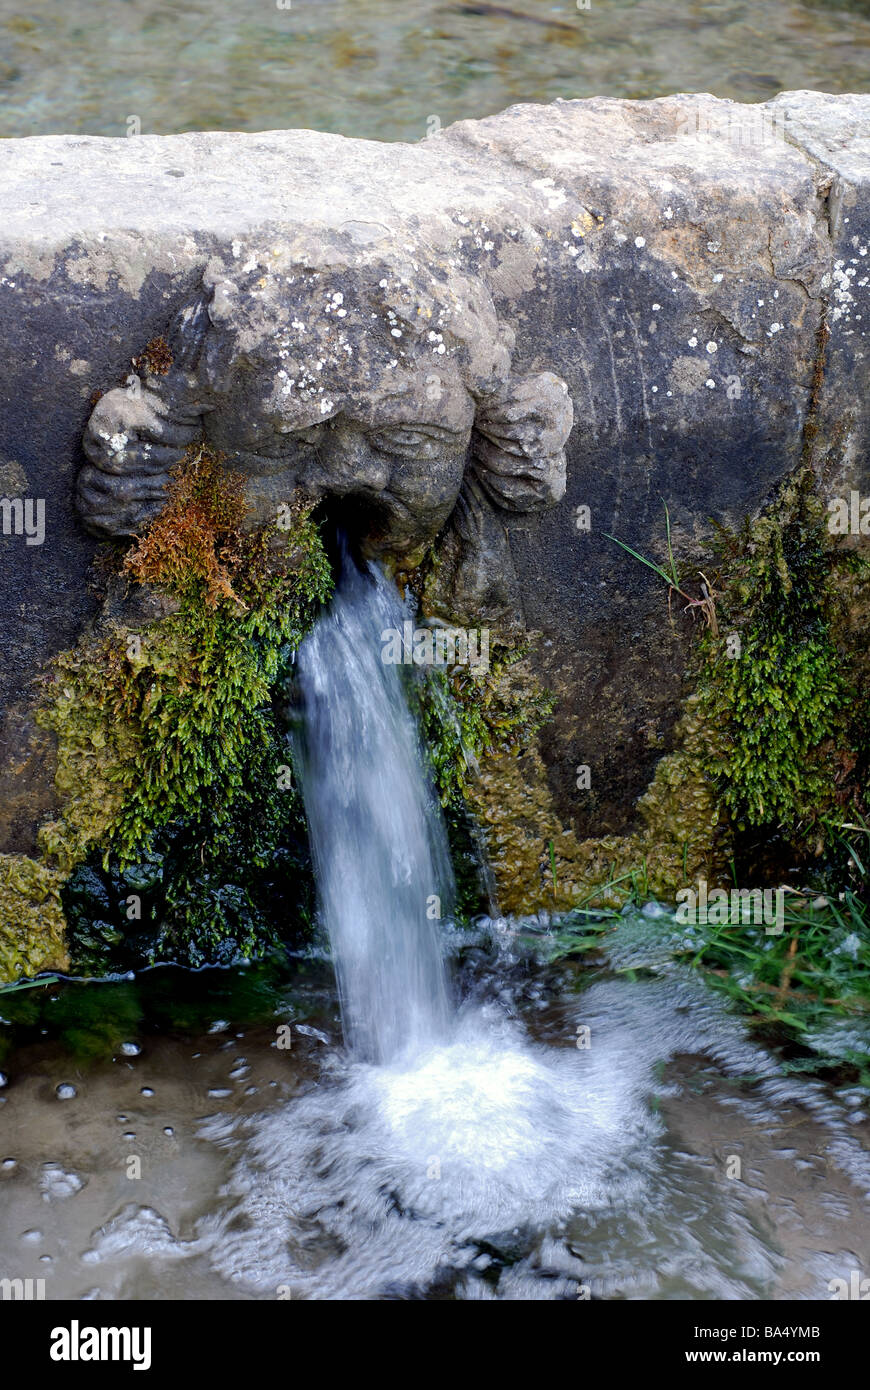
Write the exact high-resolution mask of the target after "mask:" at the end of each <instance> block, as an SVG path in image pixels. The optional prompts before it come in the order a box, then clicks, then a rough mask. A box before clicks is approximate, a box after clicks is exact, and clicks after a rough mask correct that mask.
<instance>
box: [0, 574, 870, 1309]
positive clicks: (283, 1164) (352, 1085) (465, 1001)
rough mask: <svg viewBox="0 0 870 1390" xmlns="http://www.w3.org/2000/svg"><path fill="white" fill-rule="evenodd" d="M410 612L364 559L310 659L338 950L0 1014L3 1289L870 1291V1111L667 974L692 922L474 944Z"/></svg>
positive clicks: (141, 980) (305, 671)
mask: <svg viewBox="0 0 870 1390" xmlns="http://www.w3.org/2000/svg"><path fill="white" fill-rule="evenodd" d="M407 616H408V614H407V612H406V610H405V609H404V608H403V606H402V603H401V602H400V599H399V597H398V594H397V593H396V591H395V589H394V588H393V586H392V585H391V584H390V583H389V582H388V581H387V580H386V579H385V578H384V577H383V576H382V575H381V574H379V573H378V572H377V571H376V570H366V571H360V570H359V569H357V568H356V566H355V565H354V564H353V563H351V562H350V561H347V560H346V561H345V565H344V570H343V574H342V577H341V580H340V583H339V586H338V589H337V592H336V595H335V598H334V601H333V603H332V605H331V607H330V608H329V610H328V611H326V612H325V613H324V614H323V616H322V617H321V618H320V620H319V622H318V623H317V625H316V627H315V628H314V630H313V631H312V633H311V634H310V635H309V637H308V638H307V639H306V641H305V643H304V644H303V647H302V649H301V650H300V653H299V659H298V676H299V686H300V689H301V692H302V704H303V708H304V720H303V728H302V730H301V732H300V733H299V735H298V746H297V754H296V759H295V761H296V764H297V767H298V770H299V773H300V776H301V781H302V788H303V794H304V801H305V807H306V812H307V816H308V820H309V826H310V833H311V841H312V848H313V854H314V859H315V867H316V874H317V880H318V892H319V898H320V916H321V922H322V926H324V927H325V928H326V931H327V933H328V945H327V942H326V941H325V939H324V940H323V941H322V942H321V944H320V945H318V944H316V943H315V945H314V946H313V947H310V948H308V949H307V951H306V952H304V953H302V954H300V955H297V956H296V957H295V958H294V959H293V961H292V962H291V967H290V968H289V969H288V968H287V967H286V966H284V967H281V966H280V965H278V964H270V963H263V964H262V965H250V966H244V965H241V966H238V967H236V968H235V969H234V970H232V971H210V972H204V973H203V974H202V975H201V976H194V975H191V974H190V973H185V972H183V971H175V970H156V971H150V972H145V974H144V975H143V976H141V977H138V978H137V979H135V980H127V981H117V982H115V983H114V984H111V983H106V984H99V985H93V984H92V985H88V984H80V985H76V984H70V985H68V986H65V987H64V988H63V989H58V991H57V992H56V993H50V992H45V994H44V995H43V996H42V998H41V999H37V998H36V997H34V998H33V999H29V998H26V997H20V996H19V997H18V999H17V1001H16V997H15V996H11V997H10V1002H8V1003H7V1002H6V1001H3V1011H4V1013H7V1012H10V1013H11V1012H12V1011H13V1009H17V1010H18V1015H17V1016H18V1018H19V1020H23V1022H22V1023H21V1028H22V1029H23V1028H24V1023H26V1021H27V1018H28V1017H29V1018H30V1024H29V1031H28V1030H27V1029H24V1031H22V1032H21V1036H22V1037H23V1038H25V1041H24V1042H22V1043H21V1045H20V1046H19V1048H18V1050H17V1051H15V1050H13V1052H12V1053H10V1054H8V1055H7V1057H6V1059H5V1061H4V1070H5V1071H7V1072H8V1074H9V1077H10V1083H11V1084H10V1085H9V1087H8V1089H7V1090H6V1091H5V1092H3V1094H2V1095H0V1195H2V1200H0V1275H2V1274H3V1273H4V1272H6V1273H13V1274H15V1275H17V1276H18V1277H22V1278H26V1277H36V1278H39V1277H45V1278H46V1281H47V1297H49V1298H63V1297H73V1298H97V1299H109V1298H114V1299H125V1298H217V1299H221V1298H224V1299H226V1298H267V1299H269V1298H272V1299H274V1298H282V1299H283V1298H291V1299H300V1298H301V1299H396V1298H398V1299H420V1298H427V1299H432V1298H435V1299H438V1298H448V1299H456V1298H458V1299H493V1298H496V1299H534V1300H539V1299H577V1298H584V1299H585V1298H587V1297H591V1298H653V1299H708V1298H724V1299H750V1300H751V1299H780V1298H788V1297H803V1298H810V1299H812V1298H828V1297H830V1294H829V1292H828V1287H827V1285H828V1281H829V1280H831V1279H833V1278H845V1279H846V1280H847V1281H848V1279H849V1277H850V1273H851V1271H853V1270H857V1271H858V1272H859V1273H860V1274H861V1275H862V1277H863V1276H864V1275H866V1273H867V1271H866V1269H865V1267H864V1259H865V1256H864V1254H863V1251H864V1250H866V1248H867V1247H868V1240H870V1221H868V1216H867V1196H868V1194H870V1161H868V1152H867V1145H866V1137H865V1136H866V1130H867V1125H866V1118H867V1101H868V1096H867V1092H866V1089H862V1088H860V1087H857V1086H853V1087H848V1086H845V1087H842V1088H841V1089H840V1090H839V1091H834V1090H832V1089H831V1087H829V1086H825V1085H824V1084H822V1083H821V1082H818V1081H815V1080H812V1079H808V1078H806V1077H800V1076H798V1077H793V1076H790V1075H787V1074H785V1073H784V1072H783V1069H782V1066H781V1061H780V1059H779V1058H777V1057H776V1056H775V1055H774V1054H773V1053H771V1052H769V1051H768V1050H767V1049H766V1048H764V1047H762V1046H761V1045H760V1044H758V1043H757V1042H755V1041H753V1040H751V1039H750V1037H749V1036H748V1034H747V1031H746V1026H745V1024H744V1023H743V1022H742V1021H741V1020H740V1019H739V1018H738V1017H736V1016H735V1015H733V1014H731V1013H730V1012H728V1010H727V1008H726V1006H725V1005H724V1004H723V1002H722V1000H721V998H720V997H719V996H716V995H713V994H711V993H710V991H709V990H708V989H707V988H706V987H705V986H704V984H703V983H702V982H701V980H700V979H699V978H698V977H697V975H693V974H692V973H691V972H690V971H689V970H688V969H687V968H685V967H682V966H680V965H679V964H675V963H674V961H673V959H672V956H671V955H670V953H669V951H668V949H667V946H666V942H667V940H668V936H669V933H670V934H672V933H673V931H674V930H676V928H675V926H674V923H673V917H672V914H668V913H666V912H665V911H664V909H661V908H659V907H657V906H656V905H655V904H651V905H649V907H648V909H645V910H644V911H643V912H636V911H632V912H629V913H627V914H626V915H625V917H624V918H623V919H622V921H621V922H620V923H619V925H618V927H617V928H616V929H615V930H614V931H612V932H610V933H608V934H607V936H606V942H605V945H604V946H603V948H602V949H603V952H604V957H605V959H604V963H603V964H601V963H599V964H598V965H597V966H596V967H595V968H592V969H590V968H588V967H584V965H583V964H582V963H581V962H578V961H577V960H576V959H570V958H569V959H564V958H560V957H559V955H558V953H557V952H556V953H554V951H553V945H552V943H553V940H554V937H553V927H554V925H557V924H554V923H551V922H550V921H549V920H548V919H546V918H545V917H543V916H539V917H537V918H533V919H524V920H516V919H514V920H511V919H498V918H483V919H479V920H478V921H477V922H476V923H475V924H473V925H472V926H468V925H465V926H460V925H458V924H456V923H454V921H453V920H452V918H451V915H450V913H451V891H452V879H451V870H450V863H449V857H448V854H447V848H446V839H445V832H444V827H443V824H442V820H441V815H440V809H439V807H438V804H437V800H436V798H435V796H434V794H433V791H432V788H431V785H430V782H429V778H428V774H427V771H426V765H425V761H424V758H423V754H422V750H421V747H420V740H419V736H418V733H417V730H416V727H415V724H414V721H413V719H412V717H411V714H410V713H409V709H408V706H407V704H406V701H405V695H404V691H403V685H402V673H401V670H400V668H399V667H397V666H391V665H388V664H385V663H384V662H383V661H382V659H381V653H382V650H383V649H384V647H385V643H384V633H385V631H386V630H387V629H392V628H398V629H399V630H400V631H401V630H402V622H403V619H404V618H405V617H407ZM679 930H682V929H679ZM330 963H331V966H332V967H333V968H334V972H335V976H334V977H333V975H332V973H331V970H330ZM282 968H283V970H284V973H283V975H282V974H281V969H282ZM275 972H277V975H276V973H275ZM335 981H337V986H338V997H339V1003H340V1018H339V1014H338V1011H337V1010H336V1008H335ZM28 1009H29V1010H30V1011H31V1013H30V1014H29V1015H28V1014H27V1010H28ZM89 1018H90V1020H91V1021H90V1022H88V1019H89ZM288 1019H289V1020H291V1025H290V1027H289V1029H288V1028H287V1027H286V1024H287V1021H288ZM7 1021H8V1020H5V1019H4V1020H3V1022H4V1023H5V1022H7ZM85 1033H87V1034H88V1037H90V1038H91V1039H95V1040H96V1043H95V1044H94V1052H93V1056H92V1057H91V1058H90V1060H84V1059H83V1057H82V1050H81V1042H82V1037H83V1034H85ZM342 1033H343V1035H344V1042H343V1043H342ZM282 1034H289V1036H290V1039H291V1042H292V1046H288V1047H286V1048H282V1044H281V1042H280V1041H279V1039H280V1037H281V1035H282ZM121 1039H124V1041H123V1042H122V1041H121ZM96 1044H100V1045H101V1046H102V1051H101V1050H100V1047H99V1046H97V1045H96ZM76 1047H77V1048H78V1050H77V1051H76V1050H75V1048H76ZM131 1155H133V1156H138V1157H139V1159H140V1166H141V1176H140V1178H139V1179H138V1180H136V1181H131V1180H130V1173H129V1159H130V1156H131ZM735 1159H739V1163H738V1164H737V1165H736V1167H735V1162H734V1160H735Z"/></svg>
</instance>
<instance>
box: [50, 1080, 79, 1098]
mask: <svg viewBox="0 0 870 1390" xmlns="http://www.w3.org/2000/svg"><path fill="white" fill-rule="evenodd" d="M54 1093H55V1095H56V1096H57V1098H58V1100H75V1098H76V1096H77V1095H78V1091H77V1090H76V1088H75V1086H73V1085H72V1084H71V1082H69V1081H62V1082H61V1084H60V1085H59V1086H57V1087H56V1088H55V1092H54Z"/></svg>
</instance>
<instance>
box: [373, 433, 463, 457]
mask: <svg viewBox="0 0 870 1390" xmlns="http://www.w3.org/2000/svg"><path fill="white" fill-rule="evenodd" d="M368 438H369V443H370V444H371V445H372V447H373V448H375V449H377V450H379V452H380V453H382V454H403V455H405V456H406V457H409V458H424V459H425V458H435V457H436V456H437V455H438V454H439V453H443V451H444V449H445V448H449V447H450V445H451V444H453V443H454V442H455V435H453V434H451V433H450V431H449V430H439V429H422V428H420V427H418V426H415V425H393V426H392V427H391V428H389V429H382V430H376V431H375V432H374V433H373V434H370V435H369V437H368Z"/></svg>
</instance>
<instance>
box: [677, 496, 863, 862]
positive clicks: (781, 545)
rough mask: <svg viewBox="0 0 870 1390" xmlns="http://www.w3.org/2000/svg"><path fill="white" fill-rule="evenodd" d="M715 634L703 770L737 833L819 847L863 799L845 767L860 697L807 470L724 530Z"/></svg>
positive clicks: (707, 650)
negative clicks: (737, 525) (752, 515)
mask: <svg viewBox="0 0 870 1390" xmlns="http://www.w3.org/2000/svg"><path fill="white" fill-rule="evenodd" d="M723 547H724V555H723V560H722V564H721V566H720V570H719V574H718V577H717V579H716V581H715V587H716V588H717V590H718V591H719V594H718V597H717V601H716V602H717V610H718V619H719V635H717V636H714V635H713V634H712V633H707V634H705V637H704V639H703V641H702V643H701V645H700V649H699V661H698V663H697V672H698V692H699V695H700V698H701V702H702V709H703V711H704V715H705V718H706V719H707V721H708V722H709V724H710V726H711V728H715V729H716V730H717V738H716V740H715V746H714V747H712V748H711V753H710V757H709V759H708V763H707V766H708V771H709V772H710V774H711V776H712V777H713V778H714V781H715V784H716V787H717V789H718V794H719V796H720V798H721V802H722V806H723V809H724V811H725V812H726V813H727V815H728V816H729V817H730V819H731V821H732V823H733V825H734V827H735V830H736V831H738V832H743V831H747V830H753V831H759V832H764V833H766V834H768V835H774V834H775V835H777V836H779V837H781V838H782V839H783V840H784V841H785V842H787V843H788V844H789V845H790V846H791V847H792V848H793V850H794V851H795V852H796V853H798V854H799V853H800V852H802V851H804V850H808V849H811V848H813V847H818V845H819V843H820V841H821V842H824V841H825V840H826V839H827V838H828V831H827V827H828V825H829V823H830V821H831V818H832V816H835V814H836V812H837V811H838V808H842V806H843V805H844V803H845V802H846V801H849V800H851V801H852V803H853V804H854V805H856V806H858V805H860V804H861V800H862V798H861V793H860V789H859V788H858V786H857V785H856V783H855V780H854V779H852V782H851V784H850V783H849V779H848V776H847V773H848V770H851V769H852V768H854V767H855V765H856V764H857V762H858V761H859V759H860V758H861V756H862V744H863V741H864V735H863V732H862V730H861V727H860V725H861V712H862V704H863V702H862V701H861V699H860V698H859V690H858V687H857V683H856V674H855V671H854V670H853V668H852V665H851V661H850V655H849V652H848V651H847V650H845V649H844V648H843V646H842V644H841V643H840V642H839V641H838V625H839V623H840V621H841V619H842V616H843V600H842V594H841V588H840V578H839V576H840V573H841V572H842V570H843V567H844V566H846V567H854V565H855V564H856V563H860V562H859V561H858V560H857V557H855V556H854V554H851V555H850V554H848V553H847V552H837V551H836V550H833V549H832V548H831V545H830V537H829V535H828V532H827V528H826V525H825V510H824V507H823V504H822V503H821V501H820V499H819V498H818V497H817V495H816V492H815V488H814V483H813V475H812V473H811V472H810V470H809V469H804V470H803V471H802V472H801V473H800V474H799V475H798V477H796V478H795V479H793V480H791V481H790V482H789V484H788V485H787V486H786V487H785V488H784V489H783V491H782V493H781V494H780V496H779V498H778V499H777V501H776V503H775V504H774V505H773V506H772V507H771V508H770V509H769V510H768V511H767V512H766V513H765V514H764V515H763V516H762V517H761V518H760V519H759V520H758V521H756V522H755V523H753V524H749V523H746V524H745V525H744V527H743V529H742V531H741V533H740V534H739V535H738V536H723Z"/></svg>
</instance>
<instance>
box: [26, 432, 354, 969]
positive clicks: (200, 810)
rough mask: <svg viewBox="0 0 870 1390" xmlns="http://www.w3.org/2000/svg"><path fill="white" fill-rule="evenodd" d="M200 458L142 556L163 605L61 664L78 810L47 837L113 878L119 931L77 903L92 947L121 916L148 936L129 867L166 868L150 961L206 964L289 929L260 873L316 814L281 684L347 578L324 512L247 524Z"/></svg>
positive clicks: (69, 768) (54, 723) (62, 754)
mask: <svg viewBox="0 0 870 1390" xmlns="http://www.w3.org/2000/svg"><path fill="white" fill-rule="evenodd" d="M189 462H190V468H191V469H192V470H193V476H192V478H191V477H190V476H188V475H186V474H184V473H182V474H180V475H179V478H178V480H177V490H176V491H175V493H174V494H173V496H171V498H170V501H169V503H168V505H167V508H166V509H164V512H163V513H161V516H160V517H158V519H157V521H156V522H155V523H154V524H153V526H152V528H150V530H149V531H148V532H147V533H146V534H145V536H144V537H143V538H142V539H140V541H139V542H138V543H137V546H136V548H135V549H134V550H133V551H132V552H130V554H129V555H128V557H127V561H126V568H127V570H128V572H130V573H133V574H135V575H138V576H139V577H141V578H145V579H147V580H148V582H149V584H151V585H152V586H153V592H154V594H155V595H156V596H157V598H158V600H159V607H160V609H161V612H162V614H163V616H161V617H160V618H159V619H158V620H157V621H154V622H151V623H150V624H148V625H141V624H140V625H139V626H138V627H137V628H135V629H134V628H133V627H132V626H130V625H128V624H127V623H126V622H118V621H111V622H106V623H105V624H104V626H103V628H102V629H101V630H100V631H99V632H96V633H93V634H91V635H89V636H88V637H86V638H85V639H83V641H82V642H80V643H79V645H78V646H77V647H76V648H75V649H74V650H73V651H70V652H66V653H64V654H62V656H61V657H60V658H59V659H58V661H57V663H56V670H55V679H54V681H53V684H52V687H51V698H50V700H49V701H48V703H47V704H46V707H45V708H44V709H43V711H42V713H41V716H40V717H41V721H42V722H43V723H44V725H46V726H47V727H48V728H50V729H51V730H52V731H53V732H54V733H55V735H56V738H57V744H58V771H57V779H56V784H57V789H58V792H59V794H60V801H61V807H62V810H61V814H60V816H59V817H58V818H57V819H56V820H55V821H53V822H51V823H49V824H47V825H45V826H43V827H42V830H41V834H40V845H41V849H42V852H43V854H44V855H45V856H46V858H47V859H49V860H50V861H52V862H53V863H54V864H55V865H56V867H57V868H58V869H59V870H62V871H63V872H64V873H65V874H69V873H70V872H72V871H73V870H74V869H76V867H77V866H80V865H83V864H87V865H89V866H90V868H91V869H92V870H93V871H94V872H96V873H97V874H99V875H102V876H103V877H102V880H101V881H102V883H103V887H104V889H105V891H106V892H108V893H109V896H110V897H111V900H112V906H111V910H110V911H109V912H108V913H104V914H103V917H105V919H106V921H107V923H108V926H107V930H106V931H101V930H99V929H98V930H96V933H95V932H94V930H92V928H91V927H90V926H89V925H88V920H89V919H88V911H87V910H86V909H84V908H82V906H81V903H79V906H78V910H77V922H78V936H79V938H80V939H83V940H86V941H90V944H91V945H93V946H98V945H99V944H100V942H103V943H105V941H106V940H107V939H108V938H109V937H111V935H112V934H113V933H114V932H115V931H116V929H117V928H118V927H120V929H121V930H122V931H123V932H125V933H127V932H132V933H135V930H136V928H135V927H133V928H131V927H130V925H129V923H128V922H127V920H126V918H125V917H124V916H123V915H122V916H121V917H120V918H119V912H121V909H122V907H123V906H124V905H125V904H126V898H127V896H128V895H129V894H130V893H131V892H133V891H134V890H133V889H132V888H130V886H129V883H126V882H125V876H129V874H130V872H131V871H132V872H133V873H134V878H135V870H136V866H137V865H138V866H141V865H142V863H143V862H145V863H149V862H150V863H152V864H155V863H156V864H159V866H160V873H159V875H158V876H157V877H158V878H159V891H155V892H151V895H150V898H149V892H150V889H149V890H147V891H145V893H144V899H145V902H144V906H145V907H147V908H148V913H149V915H150V917H151V919H152V921H153V920H154V918H155V916H159V919H160V926H159V931H158V933H157V936H156V938H153V939H152V940H151V942H150V945H149V946H148V951H149V953H150V958H167V957H170V956H171V957H173V958H175V959H184V960H187V961H188V962H189V963H192V964H203V963H205V962H206V961H208V960H216V959H220V960H223V959H226V958H228V956H229V955H232V954H233V953H235V954H241V955H252V954H255V953H257V952H258V951H261V950H262V949H265V947H266V946H267V945H269V944H270V943H271V942H272V941H273V940H274V936H275V933H274V930H271V929H269V928H267V925H266V918H265V915H264V911H263V904H262V895H261V894H260V895H258V893H257V888H256V882H257V879H258V875H259V876H262V877H263V879H264V881H265V882H268V881H269V880H268V874H267V873H266V870H267V869H268V868H269V866H270V865H272V866H274V862H275V860H276V856H278V857H280V850H281V846H282V843H283V842H284V840H285V839H289V840H290V842H291V843H292V840H293V835H294V830H295V831H298V825H299V820H300V815H301V813H300V810H299V805H298V799H297V797H296V793H295V792H294V791H293V789H292V785H291V779H290V777H289V775H288V771H287V769H288V768H289V753H288V750H287V747H286V744H285V739H284V736H283V734H282V732H281V729H280V725H279V721H278V720H277V718H276V712H275V709H274V705H273V696H274V692H275V689H276V686H277V682H278V679H279V676H280V675H281V673H282V671H283V669H284V668H285V666H286V664H287V663H288V662H289V660H290V659H291V657H292V655H293V653H294V652H295V650H296V648H297V647H298V645H299V643H300V641H301V640H302V637H303V636H304V634H305V632H306V631H307V630H308V628H309V626H310V624H311V622H312V621H313V619H314V617H315V615H316V613H317V611H318V609H319V607H320V605H321V604H322V603H323V601H324V600H325V599H326V598H327V597H328V595H329V592H330V590H331V585H332V577H331V572H330V568H329V564H328V560H327V557H326V554H325V551H324V549H323V546H322V545H321V542H320V535H319V532H318V530H317V527H316V525H315V524H314V522H313V521H312V519H311V516H310V514H309V510H308V509H306V508H305V507H303V506H301V505H300V506H294V507H293V508H292V509H286V515H284V516H282V522H283V524H282V525H281V526H279V525H277V524H276V526H274V527H265V528H260V529H259V530H257V531H254V532H242V531H240V530H239V529H238V523H239V520H240V513H239V509H238V506H237V488H236V484H235V481H234V480H233V479H232V477H231V476H229V477H228V478H226V479H225V477H224V474H223V472H222V470H221V465H220V461H219V460H218V459H215V458H214V457H213V456H210V457H207V458H206V460H205V466H204V464H203V451H201V450H200V451H197V452H196V453H195V454H194V455H193V456H192V458H191V459H190V461H189ZM191 509H193V510H194V511H195V513H196V525H195V527H193V528H191V527H190V526H189V525H188V524H187V523H188V521H189V518H190V514H191ZM209 547H211V550H210V551H209ZM186 554H188V555H189V559H190V564H189V565H186V564H185V555H186ZM282 769H283V770H282ZM296 838H297V839H298V834H297V835H296ZM146 877H147V873H146ZM152 887H153V885H152ZM75 888H76V886H75V885H73V889H74V891H73V893H72V898H71V902H74V901H75V900H76V896H77V893H76V891H75ZM125 888H126V890H127V891H126V893H125V891H124V890H125ZM85 896H86V895H85ZM78 897H81V894H80V893H79V894H78ZM95 913H96V907H95V908H94V911H93V912H92V913H91V919H90V920H91V921H93V920H97V917H96V916H95ZM143 916H144V914H143ZM99 920H103V918H99ZM134 920H137V919H134ZM104 925H105V922H104ZM107 933H108V935H107Z"/></svg>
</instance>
